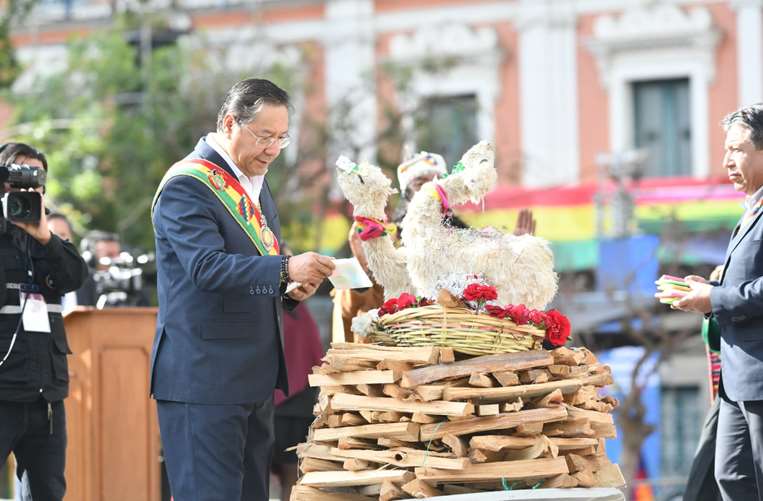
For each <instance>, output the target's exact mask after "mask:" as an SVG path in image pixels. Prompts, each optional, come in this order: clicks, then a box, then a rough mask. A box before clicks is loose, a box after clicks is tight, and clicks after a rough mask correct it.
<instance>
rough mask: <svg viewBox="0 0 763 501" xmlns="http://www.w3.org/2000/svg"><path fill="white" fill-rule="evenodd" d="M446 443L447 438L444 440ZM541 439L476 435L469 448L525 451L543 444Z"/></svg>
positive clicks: (536, 437)
mask: <svg viewBox="0 0 763 501" xmlns="http://www.w3.org/2000/svg"><path fill="white" fill-rule="evenodd" d="M443 441H445V438H443ZM541 442H542V440H541V437H540V436H535V437H515V436H510V435H475V436H473V437H472V438H471V440H469V447H471V448H474V449H482V450H486V451H493V452H498V451H501V450H504V449H525V448H527V447H532V446H534V445H536V444H538V443H541Z"/></svg>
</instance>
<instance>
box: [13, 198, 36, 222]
mask: <svg viewBox="0 0 763 501" xmlns="http://www.w3.org/2000/svg"><path fill="white" fill-rule="evenodd" d="M31 210H32V207H31V205H29V199H28V198H22V197H8V217H9V218H10V219H18V218H23V217H24V216H26V215H27V214H29V213H30V212H31Z"/></svg>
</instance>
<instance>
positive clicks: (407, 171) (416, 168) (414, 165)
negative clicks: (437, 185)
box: [397, 151, 448, 193]
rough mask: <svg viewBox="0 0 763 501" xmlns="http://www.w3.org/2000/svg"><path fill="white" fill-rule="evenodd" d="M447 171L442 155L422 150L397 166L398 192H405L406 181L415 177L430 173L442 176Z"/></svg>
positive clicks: (408, 181)
mask: <svg viewBox="0 0 763 501" xmlns="http://www.w3.org/2000/svg"><path fill="white" fill-rule="evenodd" d="M447 173H448V168H447V165H446V164H445V159H444V158H443V157H442V155H438V154H437V153H429V152H426V151H422V152H419V153H417V154H416V155H414V156H413V157H411V158H409V159H408V160H406V161H405V162H403V163H401V164H400V165H399V166H398V167H397V182H398V183H399V184H400V192H401V193H405V190H406V189H407V188H408V183H410V182H411V181H412V180H414V179H416V178H417V177H420V176H426V175H430V174H436V175H437V177H443V176H445V174H447Z"/></svg>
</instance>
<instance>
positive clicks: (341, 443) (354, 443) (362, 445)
mask: <svg viewBox="0 0 763 501" xmlns="http://www.w3.org/2000/svg"><path fill="white" fill-rule="evenodd" d="M337 447H339V448H340V449H375V448H376V443H375V442H372V441H371V440H364V439H362V438H355V437H342V438H340V439H339V440H338V441H337Z"/></svg>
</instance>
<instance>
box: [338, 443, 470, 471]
mask: <svg viewBox="0 0 763 501" xmlns="http://www.w3.org/2000/svg"><path fill="white" fill-rule="evenodd" d="M331 453H332V454H334V455H336V456H339V457H345V458H352V459H360V460H363V461H367V462H371V463H383V464H391V465H393V466H398V467H403V468H410V467H414V466H431V467H432V468H441V469H443V470H461V469H463V468H465V467H467V466H468V465H469V460H468V459H467V458H450V457H443V456H442V455H440V454H438V453H433V452H431V451H422V450H418V449H411V448H410V447H401V448H398V449H388V450H381V451H367V450H362V449H358V450H342V449H338V448H337V449H331Z"/></svg>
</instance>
